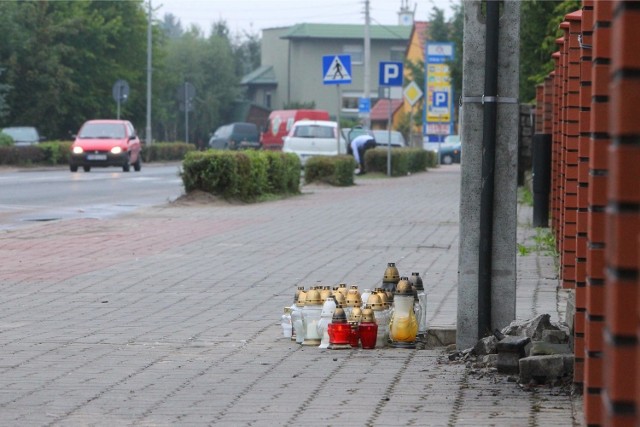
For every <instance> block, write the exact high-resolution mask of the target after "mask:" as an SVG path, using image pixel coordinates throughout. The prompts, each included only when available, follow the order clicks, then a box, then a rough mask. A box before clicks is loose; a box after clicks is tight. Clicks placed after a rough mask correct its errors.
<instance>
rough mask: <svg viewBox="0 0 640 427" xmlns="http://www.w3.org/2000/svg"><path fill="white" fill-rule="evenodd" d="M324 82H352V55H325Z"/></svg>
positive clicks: (323, 58)
mask: <svg viewBox="0 0 640 427" xmlns="http://www.w3.org/2000/svg"><path fill="white" fill-rule="evenodd" d="M322 83H324V84H326V85H342V84H349V83H351V55H326V56H323V57H322Z"/></svg>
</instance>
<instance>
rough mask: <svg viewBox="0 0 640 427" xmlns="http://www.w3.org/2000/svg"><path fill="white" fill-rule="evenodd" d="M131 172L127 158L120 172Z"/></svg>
mask: <svg viewBox="0 0 640 427" xmlns="http://www.w3.org/2000/svg"><path fill="white" fill-rule="evenodd" d="M130 170H131V166H130V165H129V156H127V160H125V162H124V164H123V165H122V172H129V171H130Z"/></svg>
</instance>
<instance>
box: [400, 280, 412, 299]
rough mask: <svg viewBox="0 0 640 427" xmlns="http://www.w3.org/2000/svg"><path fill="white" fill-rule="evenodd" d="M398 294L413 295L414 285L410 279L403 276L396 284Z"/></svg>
mask: <svg viewBox="0 0 640 427" xmlns="http://www.w3.org/2000/svg"><path fill="white" fill-rule="evenodd" d="M396 295H411V296H413V287H412V286H411V283H409V279H408V278H406V277H403V278H401V279H400V281H399V282H398V284H397V285H396Z"/></svg>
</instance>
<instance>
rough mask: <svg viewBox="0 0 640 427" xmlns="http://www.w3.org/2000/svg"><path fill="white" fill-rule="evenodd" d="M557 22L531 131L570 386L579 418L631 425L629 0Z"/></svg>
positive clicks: (634, 363) (635, 325)
mask: <svg viewBox="0 0 640 427" xmlns="http://www.w3.org/2000/svg"><path fill="white" fill-rule="evenodd" d="M560 28H561V29H562V31H563V36H562V37H560V38H558V39H557V40H556V43H557V46H558V51H557V52H555V53H554V54H553V56H552V57H553V59H554V61H555V69H554V71H553V72H551V73H550V74H549V75H548V76H547V78H546V79H545V81H544V83H543V84H541V85H539V86H538V87H537V92H536V101H537V103H536V110H535V116H536V129H535V132H536V134H541V135H549V136H550V138H551V165H550V168H551V186H550V194H549V204H550V215H551V227H552V229H553V232H554V234H555V237H556V243H557V249H558V254H559V257H560V259H559V265H560V279H561V283H562V286H563V287H564V288H571V289H575V305H576V313H575V319H574V332H573V334H574V336H573V338H574V352H575V366H574V383H576V384H577V385H579V386H581V387H582V390H583V399H584V400H583V401H584V414H585V420H584V421H585V423H586V425H588V426H595V425H606V426H622V425H624V426H638V425H640V346H639V342H640V54H638V52H640V2H637V1H621V0H617V1H594V0H584V1H583V3H582V9H581V10H578V11H576V12H573V13H570V14H568V15H566V16H565V20H564V22H563V23H562V24H561V25H560ZM539 140H540V139H536V138H534V144H535V143H536V141H539ZM533 151H534V153H536V150H535V147H534V150H533ZM535 164H536V163H535V159H534V165H535ZM535 173H536V171H535V170H534V174H535ZM534 179H535V178H534Z"/></svg>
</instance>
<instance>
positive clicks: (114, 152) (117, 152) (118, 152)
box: [111, 147, 122, 154]
mask: <svg viewBox="0 0 640 427" xmlns="http://www.w3.org/2000/svg"><path fill="white" fill-rule="evenodd" d="M120 153H122V148H121V147H113V148H112V149H111V154H120Z"/></svg>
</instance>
